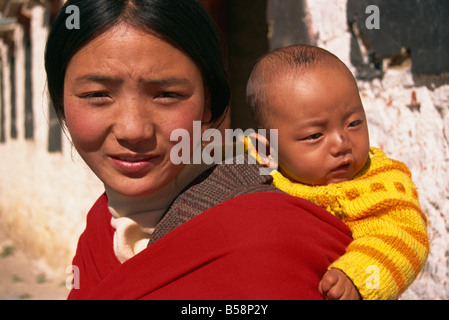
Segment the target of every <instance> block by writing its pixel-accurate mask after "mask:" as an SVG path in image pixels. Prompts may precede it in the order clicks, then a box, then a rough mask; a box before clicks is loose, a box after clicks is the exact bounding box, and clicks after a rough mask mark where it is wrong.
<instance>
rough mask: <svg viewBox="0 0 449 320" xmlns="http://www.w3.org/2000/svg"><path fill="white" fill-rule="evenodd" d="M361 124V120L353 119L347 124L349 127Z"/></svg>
mask: <svg viewBox="0 0 449 320" xmlns="http://www.w3.org/2000/svg"><path fill="white" fill-rule="evenodd" d="M361 124H362V120H355V121H352V122H351V123H350V124H349V127H357V126H359V125H361Z"/></svg>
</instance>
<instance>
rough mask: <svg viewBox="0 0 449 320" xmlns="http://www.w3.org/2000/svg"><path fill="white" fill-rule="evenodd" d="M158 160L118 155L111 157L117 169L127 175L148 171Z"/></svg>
mask: <svg viewBox="0 0 449 320" xmlns="http://www.w3.org/2000/svg"><path fill="white" fill-rule="evenodd" d="M156 158H157V156H140V155H118V156H111V157H110V159H111V160H112V162H113V163H114V165H115V167H116V168H117V169H119V171H122V172H123V173H126V174H135V173H140V172H142V171H144V170H146V169H148V168H149V167H150V166H151V164H152V163H153V162H154V161H155V159H156Z"/></svg>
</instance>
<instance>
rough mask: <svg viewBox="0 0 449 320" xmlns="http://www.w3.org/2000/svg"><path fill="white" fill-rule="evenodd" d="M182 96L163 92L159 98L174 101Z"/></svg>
mask: <svg viewBox="0 0 449 320" xmlns="http://www.w3.org/2000/svg"><path fill="white" fill-rule="evenodd" d="M180 96H181V95H179V94H178V93H175V92H162V93H160V94H159V95H158V96H157V97H158V98H165V99H174V98H178V97H180Z"/></svg>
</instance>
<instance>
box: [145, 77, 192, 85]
mask: <svg viewBox="0 0 449 320" xmlns="http://www.w3.org/2000/svg"><path fill="white" fill-rule="evenodd" d="M141 82H142V83H144V84H151V85H160V86H174V85H185V84H189V83H190V80H189V79H187V78H176V77H169V78H160V79H142V80H141Z"/></svg>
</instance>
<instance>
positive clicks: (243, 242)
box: [69, 192, 352, 300]
mask: <svg viewBox="0 0 449 320" xmlns="http://www.w3.org/2000/svg"><path fill="white" fill-rule="evenodd" d="M110 222H111V214H110V212H109V211H108V208H107V197H106V196H105V195H103V196H102V197H100V198H99V199H98V201H97V202H96V203H95V205H94V206H93V207H92V209H91V211H90V212H89V214H88V217H87V227H86V230H85V231H84V233H83V234H82V235H81V237H80V240H79V243H78V249H77V252H76V255H75V258H74V260H73V264H74V265H76V266H77V267H78V268H79V271H80V279H79V280H80V288H79V289H72V291H71V292H70V295H69V299H133V300H134V299H170V300H174V299H189V300H191V299H192V300H193V299H202V300H212V299H213V300H215V299H220V300H234V299H236V300H246V299H255V300H256V299H257V300H258V299H264V300H277V299H322V297H321V295H320V294H319V293H318V283H319V281H320V279H321V277H322V276H323V274H324V273H325V272H326V269H327V267H328V266H329V265H330V263H331V262H332V261H334V260H336V259H337V258H338V257H339V256H341V255H342V254H344V252H345V249H346V247H347V245H348V244H349V243H350V242H351V241H352V239H351V235H350V231H349V230H348V228H347V227H346V226H345V225H344V224H343V223H342V222H341V221H340V220H338V219H337V218H336V217H334V216H332V215H331V214H330V213H328V212H327V211H325V210H324V209H322V208H320V207H318V206H316V205H315V204H313V203H311V202H308V201H305V200H303V199H299V198H296V197H293V196H289V195H286V194H283V193H274V192H264V193H250V194H246V195H242V196H238V197H236V198H233V199H231V200H228V201H226V202H224V203H221V204H219V205H217V206H215V207H213V208H211V209H209V210H207V211H206V212H204V213H202V214H200V215H198V216H196V217H194V218H192V219H191V220H189V221H187V222H186V223H184V224H182V225H181V226H179V227H178V228H176V229H175V230H173V231H172V232H170V233H168V234H167V235H165V236H164V237H162V238H161V239H159V240H157V241H156V242H155V243H154V244H152V245H150V246H149V247H148V248H147V249H145V250H144V251H142V252H141V253H139V254H138V255H136V256H134V257H133V258H131V259H130V260H128V261H126V262H125V263H123V264H120V262H119V261H118V260H117V258H116V257H115V254H114V251H113V235H114V229H113V228H112V227H111V224H110Z"/></svg>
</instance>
